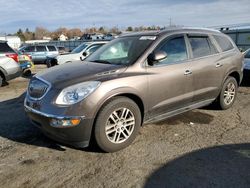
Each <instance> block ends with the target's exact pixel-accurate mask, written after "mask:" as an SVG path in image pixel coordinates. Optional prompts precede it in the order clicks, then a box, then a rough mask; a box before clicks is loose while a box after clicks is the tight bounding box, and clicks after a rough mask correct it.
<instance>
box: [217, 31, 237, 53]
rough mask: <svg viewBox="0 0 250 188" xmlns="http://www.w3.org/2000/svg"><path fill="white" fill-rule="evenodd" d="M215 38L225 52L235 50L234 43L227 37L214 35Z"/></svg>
mask: <svg viewBox="0 0 250 188" xmlns="http://www.w3.org/2000/svg"><path fill="white" fill-rule="evenodd" d="M214 38H215V40H216V41H217V43H218V44H219V46H220V48H221V50H222V51H223V52H225V51H228V50H231V49H233V48H234V47H233V45H232V43H231V42H230V41H229V40H228V38H227V37H224V36H218V35H214Z"/></svg>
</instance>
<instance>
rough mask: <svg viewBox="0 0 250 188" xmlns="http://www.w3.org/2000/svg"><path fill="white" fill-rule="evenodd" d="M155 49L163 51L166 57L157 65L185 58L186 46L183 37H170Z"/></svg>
mask: <svg viewBox="0 0 250 188" xmlns="http://www.w3.org/2000/svg"><path fill="white" fill-rule="evenodd" d="M156 51H164V52H166V53H167V58H166V59H165V60H163V61H161V62H159V63H157V65H162V64H169V63H174V62H178V61H183V60H186V59H187V48H186V43H185V39H184V37H177V38H173V39H170V40H168V41H166V42H165V43H163V45H161V46H160V47H159V48H158V49H157V50H156Z"/></svg>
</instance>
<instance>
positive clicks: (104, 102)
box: [94, 93, 145, 125]
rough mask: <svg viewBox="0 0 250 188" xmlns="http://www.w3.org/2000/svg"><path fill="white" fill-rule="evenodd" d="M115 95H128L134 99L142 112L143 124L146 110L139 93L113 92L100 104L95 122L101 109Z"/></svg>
mask: <svg viewBox="0 0 250 188" xmlns="http://www.w3.org/2000/svg"><path fill="white" fill-rule="evenodd" d="M115 97H127V98H129V99H131V100H132V101H134V102H135V103H136V104H137V106H138V107H139V109H140V113H141V119H142V122H141V125H142V124H143V119H144V112H145V105H144V103H143V100H142V99H141V97H139V96H138V95H137V94H135V93H116V94H113V95H112V96H110V97H109V98H107V99H106V100H104V101H103V102H102V103H101V104H100V105H99V108H98V110H97V111H96V113H95V120H94V124H95V122H96V118H97V116H98V114H99V112H100V110H101V109H102V107H103V106H104V105H105V104H107V103H108V102H109V101H111V100H113V99H114V98H115Z"/></svg>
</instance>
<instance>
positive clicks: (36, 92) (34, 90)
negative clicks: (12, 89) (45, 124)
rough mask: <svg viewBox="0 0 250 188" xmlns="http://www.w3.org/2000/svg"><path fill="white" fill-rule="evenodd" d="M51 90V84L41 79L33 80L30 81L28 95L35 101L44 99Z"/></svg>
mask: <svg viewBox="0 0 250 188" xmlns="http://www.w3.org/2000/svg"><path fill="white" fill-rule="evenodd" d="M48 89H49V84H47V83H45V82H44V81H42V80H40V79H37V78H35V79H33V80H31V81H30V84H29V88H28V93H29V96H30V97H32V98H35V99H40V98H42V97H43V96H44V95H45V94H46V92H47V91H48Z"/></svg>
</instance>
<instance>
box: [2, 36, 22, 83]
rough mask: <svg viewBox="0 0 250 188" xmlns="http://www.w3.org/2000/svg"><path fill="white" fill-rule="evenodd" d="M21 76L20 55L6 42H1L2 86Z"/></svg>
mask: <svg viewBox="0 0 250 188" xmlns="http://www.w3.org/2000/svg"><path fill="white" fill-rule="evenodd" d="M21 74H22V69H21V67H20V66H19V63H18V54H17V53H16V52H15V51H14V50H13V49H12V48H11V47H9V45H8V44H7V42H6V41H0V86H2V85H4V83H6V81H9V80H11V79H14V78H16V77H18V76H20V75H21Z"/></svg>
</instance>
